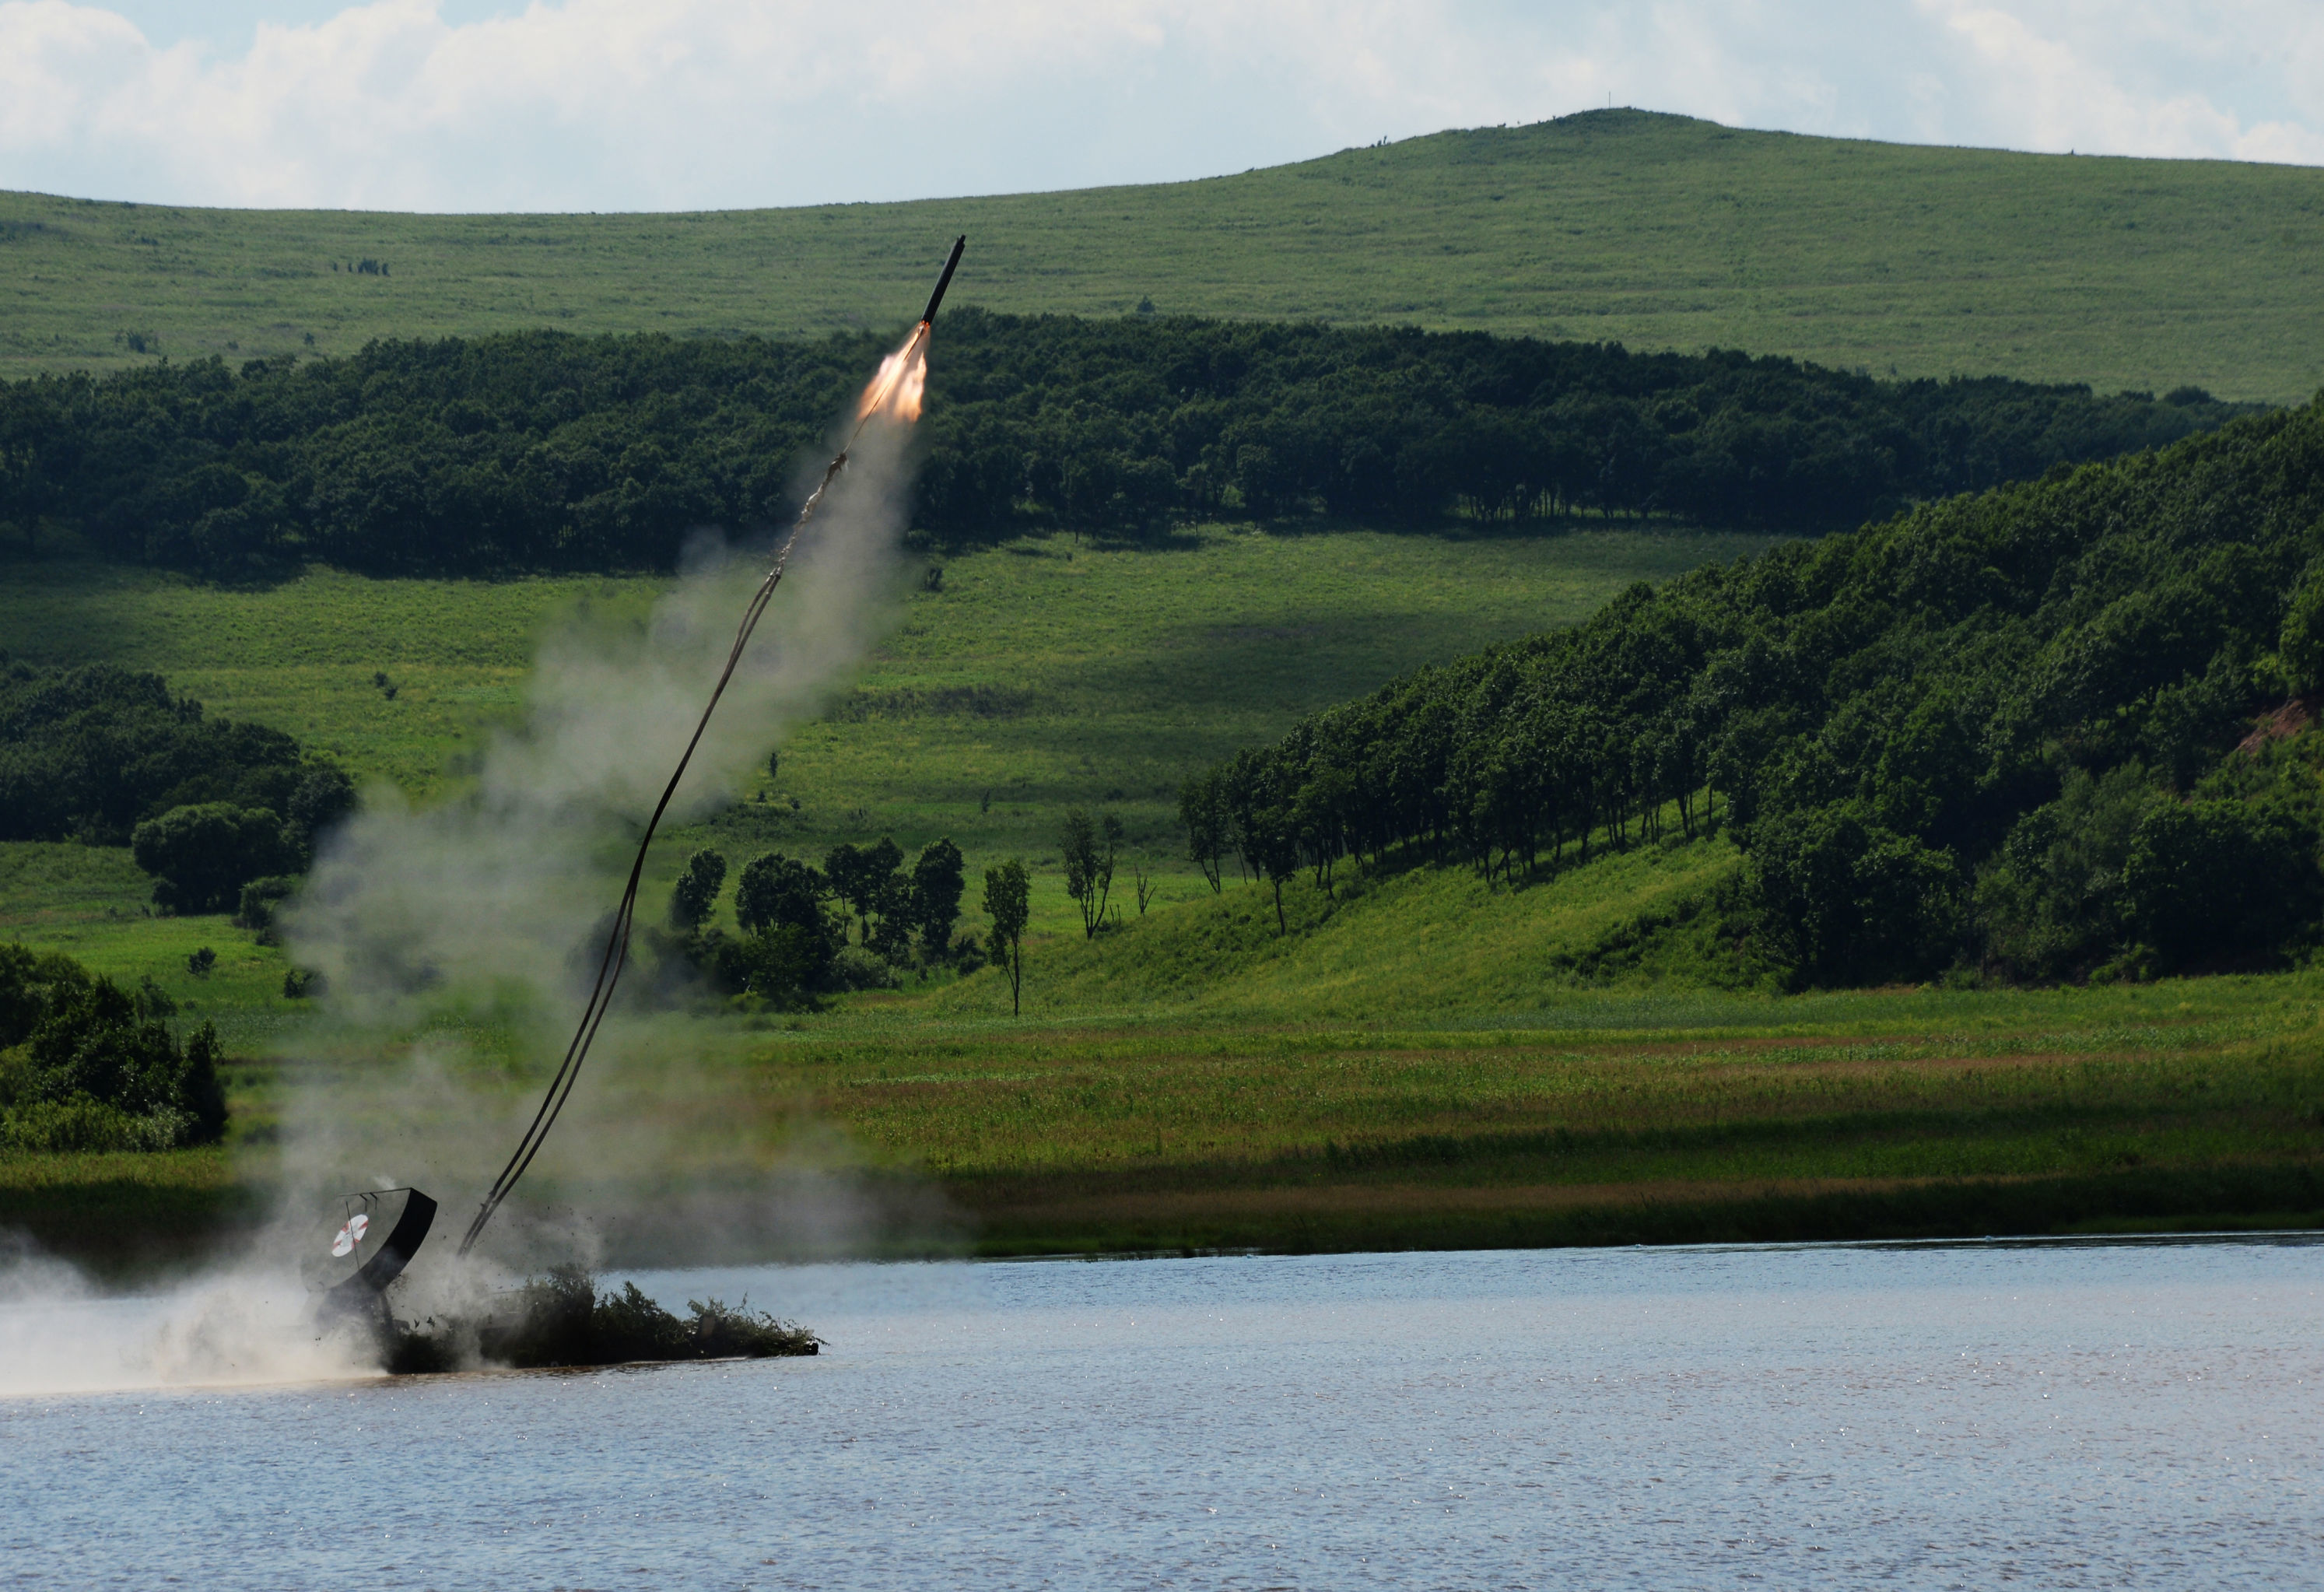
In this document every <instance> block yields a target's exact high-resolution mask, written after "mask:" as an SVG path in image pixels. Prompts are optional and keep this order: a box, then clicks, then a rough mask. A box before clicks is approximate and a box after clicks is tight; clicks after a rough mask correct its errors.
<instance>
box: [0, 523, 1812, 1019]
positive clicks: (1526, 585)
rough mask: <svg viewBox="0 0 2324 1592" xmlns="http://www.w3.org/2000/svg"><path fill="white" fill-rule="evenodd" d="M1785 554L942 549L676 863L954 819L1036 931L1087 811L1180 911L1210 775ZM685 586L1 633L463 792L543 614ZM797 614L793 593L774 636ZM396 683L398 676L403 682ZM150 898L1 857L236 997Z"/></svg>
mask: <svg viewBox="0 0 2324 1592" xmlns="http://www.w3.org/2000/svg"><path fill="white" fill-rule="evenodd" d="M1766 544H1767V539H1766V537H1762V536H1751V535H1735V534H1722V533H1717V532H1696V531H1679V530H1669V529H1655V528H1653V527H1651V526H1650V527H1646V528H1644V529H1625V530H1600V531H1577V532H1570V533H1568V534H1565V535H1562V536H1537V535H1517V534H1508V535H1492V534H1487V535H1478V536H1473V537H1469V538H1464V539H1444V538H1436V537H1413V536H1392V535H1385V534H1381V533H1379V532H1362V531H1342V532H1319V533H1314V534H1308V535H1296V536H1269V535H1261V534H1257V533H1253V532H1247V531H1242V530H1232V529H1227V528H1222V527H1215V526H1213V527H1209V528H1206V529H1203V530H1201V531H1199V532H1193V533H1190V534H1189V535H1187V536H1186V537H1185V538H1183V539H1182V545H1180V546H1178V547H1176V549H1174V550H1173V551H1162V552H1152V551H1130V550H1126V549H1120V548H1093V547H1076V546H1074V544H1073V543H1072V542H1070V541H1067V540H1066V539H1065V538H1062V537H1060V538H1053V539H1048V540H1034V541H1014V542H1010V543H1009V544H1007V545H1004V546H1001V547H999V548H991V549H986V550H983V551H977V552H973V553H969V554H966V555H964V556H963V557H960V558H957V559H952V560H946V561H945V563H944V565H943V569H944V577H943V580H942V583H941V585H942V589H941V590H938V591H930V590H928V589H927V588H926V587H925V585H924V583H923V581H922V578H921V576H922V569H923V567H922V566H920V565H918V564H914V565H912V566H911V567H909V568H908V569H901V570H899V599H900V602H901V604H902V611H901V616H900V622H899V625H898V626H897V628H896V630H895V631H894V633H893V634H891V636H890V639H889V640H888V641H887V643H885V644H884V645H882V646H881V647H880V648H879V649H878V650H877V651H876V652H875V653H873V654H872V656H871V658H870V659H869V660H868V661H867V662H866V664H865V666H864V668H863V669H862V671H861V672H860V674H858V675H857V677H856V678H855V679H854V680H852V681H843V682H841V686H842V690H841V694H840V695H839V696H838V697H837V698H836V699H835V707H834V711H833V712H832V713H831V714H830V715H829V716H828V717H825V719H824V720H822V721H819V722H816V723H814V724H810V725H807V726H804V727H800V728H798V730H796V731H795V732H793V734H792V735H791V736H789V738H788V740H787V741H786V743H785V744H784V746H783V749H782V757H783V762H782V773H781V777H780V779H779V780H777V781H773V782H762V784H761V789H760V790H758V791H753V792H751V794H752V796H753V797H765V798H771V799H772V800H763V801H762V800H752V801H744V802H742V804H741V805H739V806H736V807H734V808H732V809H730V810H728V811H727V812H725V813H724V814H723V815H722V816H720V817H719V818H718V819H715V820H714V821H713V822H711V823H710V824H708V825H705V826H703V827H701V828H696V829H694V830H690V831H687V832H684V833H681V834H678V835H675V836H673V837H671V838H670V839H669V843H668V844H667V845H666V846H664V847H662V852H663V854H664V860H665V862H666V864H667V865H668V867H669V869H671V870H674V869H675V868H676V866H677V865H678V861H679V860H681V859H682V858H683V856H684V855H685V852H686V851H687V849H688V848H690V847H693V846H696V845H702V844H712V845H716V846H719V847H722V848H724V850H726V851H727V853H728V854H729V855H730V856H732V857H733V859H734V861H735V863H736V865H737V868H738V870H739V866H740V865H741V863H742V861H744V860H747V859H748V858H749V857H750V856H754V855H756V854H757V853H758V852H760V851H762V850H766V849H770V848H774V847H779V848H781V849H783V850H786V851H788V852H790V853H792V854H794V855H802V854H804V855H808V856H821V855H822V853H823V851H824V850H825V848H826V847H830V846H832V845H834V844H835V843H836V842H838V841H841V840H870V839H873V838H877V837H879V836H880V835H882V834H892V835H894V836H895V838H896V839H897V840H898V841H899V843H901V844H904V845H906V846H908V847H912V848H915V849H917V848H918V847H920V846H922V845H924V844H926V843H927V841H929V840H932V839H934V838H936V837H937V836H938V835H950V836H952V837H953V838H954V839H955V840H956V841H958V842H959V843H960V845H961V846H962V847H964V849H965V850H966V851H967V852H968V855H969V860H970V864H971V865H972V868H973V869H974V870H982V868H983V867H984V866H985V865H987V864H988V863H991V862H995V861H998V860H999V859H1000V858H1001V856H1008V855H1011V854H1015V855H1019V856H1023V857H1024V859H1025V860H1026V862H1027V864H1028V865H1029V866H1032V867H1033V868H1034V869H1035V871H1036V872H1037V873H1042V872H1043V871H1044V870H1045V869H1047V870H1048V872H1047V874H1045V875H1044V877H1043V878H1042V881H1041V884H1040V886H1039V888H1038V890H1037V893H1036V896H1035V902H1034V906H1035V911H1036V914H1037V918H1036V921H1037V923H1038V924H1039V925H1041V926H1042V927H1043V928H1044V929H1045V930H1046V929H1047V928H1050V927H1057V928H1062V927H1063V926H1064V924H1065V921H1066V919H1067V918H1068V917H1069V916H1070V915H1071V912H1072V908H1071V906H1070V904H1069V903H1068V902H1067V900H1066V898H1065V893H1064V891H1063V889H1062V888H1061V887H1059V885H1058V884H1057V883H1056V878H1055V877H1054V868H1053V867H1052V866H1051V859H1052V858H1053V857H1054V856H1055V850H1056V821H1057V818H1058V815H1059V814H1060V813H1061V812H1062V811H1063V810H1064V809H1065V807H1066V806H1067V805H1069V804H1071V803H1074V802H1079V803H1083V804H1085V805H1088V806H1092V807H1097V806H1104V807H1107V808H1110V809H1112V810H1116V811H1118V812H1120V814H1121V815H1122V817H1123V818H1124V819H1125V820H1126V821H1127V823H1128V825H1129V827H1130V836H1131V839H1132V842H1133V844H1134V845H1135V846H1136V847H1137V848H1138V849H1139V851H1140V852H1142V853H1144V854H1145V855H1146V856H1147V857H1148V861H1149V862H1150V863H1152V864H1153V865H1157V867H1158V869H1159V870H1160V872H1161V874H1162V875H1163V877H1164V886H1163V887H1164V892H1165V895H1166V898H1168V899H1185V898H1188V897H1190V896H1192V895H1193V894H1194V893H1196V892H1198V891H1201V890H1203V885H1202V884H1201V881H1200V878H1199V876H1198V875H1196V874H1195V872H1194V865H1192V864H1191V863H1190V862H1187V861H1186V860H1185V856H1184V851H1185V839H1184V835H1183V833H1182V831H1181V830H1180V829H1179V828H1178V827H1177V819H1176V811H1177V808H1176V801H1177V796H1176V791H1177V785H1178V782H1179V781H1180V780H1182V779H1184V778H1185V775H1186V774H1187V773H1190V772H1192V771H1194V770H1195V769H1198V768H1201V767H1203V766H1204V765H1206V764H1208V763H1210V762H1212V761H1214V760H1215V759H1217V758H1219V757H1222V756H1224V755H1227V754H1229V753H1231V752H1232V751H1234V750H1235V749H1237V748H1238V747H1240V746H1244V745H1257V744H1262V743H1264V742H1266V741H1268V740H1270V739H1272V738H1273V737H1275V736H1279V735H1281V734H1282V733H1283V731H1284V729H1285V728H1286V727H1288V726H1289V724H1290V723H1291V722H1292V721H1293V720H1294V719H1295V718H1296V717H1298V716H1299V715H1300V714H1301V713H1304V712H1308V711H1312V710H1314V709H1315V708H1321V707H1323V706H1325V705H1327V704H1329V703H1332V702H1335V701H1338V700H1341V699H1343V698H1345V697H1347V696H1350V695H1351V694H1353V693H1356V692H1360V691H1362V690H1369V689H1370V688H1371V687H1373V686H1375V685H1378V684H1379V682H1381V681H1382V680H1388V679H1389V678H1391V677H1392V676H1394V675H1396V674H1397V673H1399V672H1401V671H1405V670H1406V669H1410V668H1413V667H1415V666H1416V665H1418V664H1421V663H1424V662H1429V661H1431V660H1434V659H1437V658H1443V657H1449V656H1453V655H1456V654H1458V653H1462V652H1464V651H1467V650H1469V649H1471V648H1474V647H1477V646H1480V645H1482V644H1484V643H1488V642H1490V641H1495V640H1499V639H1504V638H1506V637H1509V636H1513V635H1519V634H1525V633H1526V632H1527V631H1530V630H1534V629H1537V628H1539V627H1541V626H1543V625H1563V624H1571V623H1573V622H1575V621H1577V620H1579V619H1581V618H1582V617H1584V616H1587V615H1588V614H1590V613H1591V612H1592V611H1593V610H1595V609H1596V608H1597V607H1599V606H1600V605H1601V604H1603V603H1604V602H1605V601H1606V600H1607V599H1608V598H1609V597H1612V596H1613V595H1614V594H1615V593H1616V592H1618V591H1619V590H1621V589H1622V588H1624V587H1626V586H1628V585H1629V584H1630V583H1631V582H1633V581H1635V580H1641V579H1644V580H1663V579H1667V578H1670V577H1672V576H1674V575H1677V574H1680V573H1682V572H1683V571H1685V570H1687V569H1692V568H1694V567H1695V566H1696V565H1698V564H1701V563H1702V562H1704V561H1706V560H1729V559H1733V558H1735V557H1737V556H1738V555H1740V554H1743V553H1746V552H1749V551H1757V549H1759V548H1762V547H1764V546H1766ZM668 586H669V582H668V581H666V580H661V579H651V578H628V579H621V578H540V579H529V580H510V581H457V580H445V581H438V580H375V579H367V578H363V577H359V576H354V575H346V574H340V573H337V572H333V571H329V570H323V569H316V570H311V571H309V573H307V574H306V575H304V576H303V577H301V578H299V579H296V580H293V581H289V582H286V583H283V584H281V585H277V586H273V587H266V588H235V587H221V586H214V585H206V584H202V583H199V582H196V581H192V580H188V579H185V578H181V577H178V576H173V575H168V574H164V573H161V572H158V571H153V570H146V569H124V568H121V567H119V566H115V565H101V564H100V565H89V564H77V563H32V564H14V565H7V566H0V647H5V648H6V649H7V650H8V651H10V652H11V653H14V655H15V656H16V657H18V658H21V659H24V660H26V661H28V662H34V663H42V664H78V663H90V662H115V663H121V664H124V665H128V666H131V667H134V668H139V669H151V670H155V671H160V672H161V673H163V674H164V675H166V676H167V677H168V679H169V680H170V682H171V686H172V687H173V688H174V689H176V690H181V691H183V692H186V693H187V694H189V695H190V696H193V697H195V698H197V699H199V700H201V701H202V702H204V703H205V704H206V705H207V706H208V708H209V709H210V711H211V712H212V713H214V714H217V715H219V716H222V717H229V718H247V719H254V720H256V721H257V722H259V723H262V724H266V725H270V726H272V727H275V728H278V729H282V730H286V731H288V732H290V733H291V734H292V735H295V736H298V737H299V738H300V740H301V741H302V742H303V743H305V744H307V745H310V746H312V747H314V748H316V749H317V750H318V751H322V752H325V753H327V754H330V755H331V756H333V757H335V758H337V759H338V760H339V761H341V762H342V763H344V764H346V766H347V767H348V768H349V769H350V770H351V771H352V772H354V773H355V774H356V775H357V776H358V777H359V778H362V779H364V780H365V781H370V780H385V781H388V782H392V783H394V784H396V785H398V786H400V787H401V789H403V790H404V791H406V792H407V793H409V794H410V795H412V796H414V797H417V798H420V799H423V800H424V799H428V798H430V797H433V796H437V795H440V794H441V793H442V792H443V791H445V790H446V789H447V787H449V786H451V785H455V784H457V782H458V781H459V780H460V778H461V777H462V773H461V771H462V770H463V769H464V768H465V767H466V766H467V763H468V759H469V757H470V756H471V755H472V751H473V749H474V748H475V747H476V746H478V745H480V744H481V741H482V738H483V737H484V736H485V735H487V734H489V733H490V732H491V730H492V729H493V727H494V726H496V725H499V724H504V723H507V722H509V721H510V720H512V718H514V717H516V716H517V715H518V714H519V713H520V712H521V707H522V703H523V699H524V685H525V680H526V679H527V677H528V676H529V674H530V670H531V665H532V659H533V651H534V647H535V645H536V644H537V643H538V642H539V639H540V637H541V635H542V634H544V633H545V632H546V631H547V630H549V628H550V627H552V626H555V625H563V624H570V623H583V624H587V625H607V626H622V625H629V624H631V623H632V622H634V621H635V620H637V619H638V618H640V617H641V616H643V615H644V614H645V613H646V612H647V610H648V609H649V607H650V605H651V603H652V601H653V600H654V598H655V597H657V596H658V595H659V594H660V593H661V592H662V591H663V590H665V589H667V588H668ZM585 605H586V608H587V611H588V617H587V618H586V620H582V619H580V618H578V617H577V616H578V614H579V611H580V610H581V609H582V608H583V606H585ZM784 612H785V610H784V608H783V606H782V604H781V602H780V601H779V600H778V603H777V605H776V606H775V608H774V609H773V610H772V611H771V614H770V619H769V622H768V623H769V628H768V630H767V631H766V632H765V633H764V634H765V636H767V637H769V638H771V637H773V636H774V635H776V634H779V626H780V625H782V623H783V617H784ZM374 672H384V673H386V674H387V675H389V676H390V678H391V679H392V681H393V682H394V684H395V686H396V694H395V696H394V698H393V699H392V700H391V699H388V698H386V697H385V696H384V695H383V693H382V692H381V690H379V689H378V688H377V687H376V686H375V685H374V683H373V676H374ZM791 798H797V799H798V803H799V805H798V808H797V809H796V810H794V809H793V808H792V807H791V806H790V805H789V801H790V799H791ZM20 852H21V853H23V856H22V857H14V854H16V853H20ZM75 856H86V857H88V858H89V859H91V860H90V863H89V867H88V872H87V876H86V878H84V879H82V880H81V881H80V882H79V883H78V884H70V883H69V882H68V881H67V880H66V879H65V877H64V875H63V874H61V873H60V870H67V871H68V872H69V865H70V864H71V862H72V860H73V858H74V857H75ZM12 858H14V860H12ZM99 859H102V860H99ZM12 870H13V871H12ZM124 878H125V879H126V880H128V881H129V882H130V883H129V884H127V885H124V883H123V881H124ZM76 890H78V892H79V893H80V897H81V899H80V902H79V904H78V906H76V905H74V904H73V903H72V898H73V896H74V893H75V891H76ZM124 891H125V893H124ZM142 897H143V884H142V879H141V876H140V875H137V874H136V871H135V869H134V867H133V866H131V865H129V864H128V863H127V862H126V860H125V856H124V854H122V853H119V852H106V851H92V850H88V848H83V847H70V846H62V847H50V846H23V847H14V846H0V938H8V937H14V936H17V935H22V936H23V937H24V938H26V939H28V940H30V941H32V942H34V943H37V944H41V945H42V946H44V947H52V948H54V949H63V950H68V951H70V952H71V953H72V954H73V955H75V956H78V957H82V958H86V959H88V960H89V961H90V962H92V964H94V965H96V966H98V967H100V968H101V969H102V970H104V971H106V972H111V973H119V974H124V975H126V976H129V977H130V978H131V979H132V981H133V982H134V979H135V978H136V977H137V976H139V975H141V974H143V973H144V972H148V971H151V972H152V973H154V974H155V975H156V976H160V977H161V978H163V979H164V980H165V981H172V987H173V988H176V989H178V990H179V991H180V993H181V994H185V995H189V996H190V997H192V998H195V999H201V998H203V995H204V993H205V990H215V989H216V988H217V987H218V986H216V985H215V984H213V985H209V986H202V985H196V984H191V983H189V982H188V981H187V980H186V979H185V978H184V976H183V975H182V968H181V967H177V966H176V964H177V963H178V962H179V961H180V960H181V958H182V957H183V954H184V952H185V951H186V950H188V949H192V948H193V945H194V943H196V942H198V941H200V940H201V937H202V936H205V935H207V936H208V941H207V942H208V943H210V944H213V945H214V946H215V947H216V948H217V949H218V950H219V951H220V953H221V954H222V955H223V954H225V953H226V950H227V948H228V946H229V944H230V943H241V942H244V941H246V940H247V939H248V938H249V937H248V936H247V935H246V934H244V933H242V931H240V930H232V929H229V928H227V927H226V924H225V922H224V920H222V919H217V920H207V921H200V923H199V924H198V925H197V924H195V923H193V922H192V921H189V920H183V919H152V918H147V917H145V916H144V915H143V912H142V911H141V910H140V906H139V902H140V901H141V899H142ZM189 935H190V936H192V937H194V938H193V939H189V938H188V937H189ZM180 942H184V943H180ZM266 954H267V955H269V956H272V955H273V954H274V953H272V952H269V953H266ZM237 965H239V964H237ZM280 979H281V971H280V968H279V967H277V968H276V969H275V971H274V972H273V973H272V980H273V981H274V982H276V983H279V982H280ZM262 983H263V979H262Z"/></svg>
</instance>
